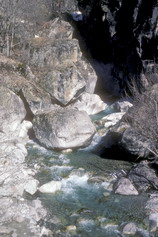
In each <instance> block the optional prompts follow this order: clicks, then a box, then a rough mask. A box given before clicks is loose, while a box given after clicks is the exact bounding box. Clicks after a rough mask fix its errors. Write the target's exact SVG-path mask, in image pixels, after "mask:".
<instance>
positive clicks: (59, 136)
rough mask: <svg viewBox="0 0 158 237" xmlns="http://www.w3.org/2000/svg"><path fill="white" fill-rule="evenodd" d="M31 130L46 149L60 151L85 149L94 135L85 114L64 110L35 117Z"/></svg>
mask: <svg viewBox="0 0 158 237" xmlns="http://www.w3.org/2000/svg"><path fill="white" fill-rule="evenodd" d="M33 129H34V132H35V135H36V137H37V139H38V140H39V141H40V142H41V143H42V144H44V145H45V146H46V147H47V148H49V149H60V150H61V149H68V148H78V147H85V146H87V145H89V144H90V142H91V140H92V137H93V135H94V134H95V127H94V125H93V124H92V122H91V120H90V118H89V116H88V115H87V113H86V112H84V111H78V110H75V109H64V108H63V109H57V110H53V111H50V112H48V113H43V114H39V115H36V116H35V118H34V121H33Z"/></svg>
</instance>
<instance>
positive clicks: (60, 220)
mask: <svg viewBox="0 0 158 237" xmlns="http://www.w3.org/2000/svg"><path fill="white" fill-rule="evenodd" d="M27 148H28V153H29V154H28V157H27V162H28V165H29V166H30V167H35V168H36V169H37V170H38V173H37V177H36V178H37V179H38V180H39V181H40V185H42V184H45V183H47V182H49V181H52V180H54V181H60V182H61V189H60V190H59V191H57V192H55V193H53V194H43V193H40V192H39V193H38V194H37V195H38V197H39V198H40V199H41V200H42V203H43V205H44V206H45V207H46V209H47V211H48V218H47V222H46V223H45V225H46V226H48V227H49V228H50V229H52V231H53V237H59V236H61V237H67V236H68V237H73V236H76V237H88V236H90V237H118V236H122V235H121V234H120V225H121V224H123V223H126V222H134V223H136V225H137V226H138V227H140V228H144V226H145V222H144V219H145V212H144V204H145V202H146V200H147V195H145V194H141V195H138V196H122V195H117V194H114V192H113V189H112V186H113V184H114V182H115V181H116V178H117V177H118V176H122V175H125V173H126V172H128V170H129V169H130V168H131V166H132V164H131V163H129V162H127V161H121V160H117V159H116V160H110V159H102V158H100V157H99V156H97V155H94V154H92V153H91V152H89V151H87V150H78V151H73V152H69V153H61V152H55V151H50V150H47V149H45V148H42V147H40V146H39V145H37V144H36V143H30V144H28V147H27Z"/></svg>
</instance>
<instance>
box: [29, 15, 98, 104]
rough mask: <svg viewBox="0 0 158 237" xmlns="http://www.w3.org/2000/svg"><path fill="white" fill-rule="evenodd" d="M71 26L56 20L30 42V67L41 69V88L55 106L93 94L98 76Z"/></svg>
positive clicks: (38, 70) (38, 73)
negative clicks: (83, 53) (86, 93)
mask: <svg viewBox="0 0 158 237" xmlns="http://www.w3.org/2000/svg"><path fill="white" fill-rule="evenodd" d="M73 33H74V29H73V27H72V26H71V24H70V23H68V22H66V21H64V20H61V19H59V18H55V19H54V20H53V21H50V22H48V24H46V25H44V26H43V28H42V29H41V31H40V32H39V34H38V35H36V37H35V38H33V39H32V40H30V42H29V45H30V58H29V60H30V65H32V66H34V67H36V68H37V70H36V72H37V76H38V78H39V79H40V81H39V83H40V85H41V87H42V88H43V89H44V90H45V91H47V92H48V93H49V94H50V95H51V97H52V99H53V100H54V103H56V102H57V103H58V104H60V105H62V106H66V105H67V104H69V103H70V102H72V101H74V100H75V99H76V98H78V97H79V96H80V95H81V94H82V93H83V92H85V91H86V92H88V93H93V92H94V89H95V85H96V81H97V76H96V73H95V72H94V70H93V68H92V67H91V65H90V63H88V62H87V61H86V60H85V59H83V56H82V53H81V50H80V47H79V42H78V40H77V39H75V38H73Z"/></svg>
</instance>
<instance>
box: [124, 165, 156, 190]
mask: <svg viewBox="0 0 158 237" xmlns="http://www.w3.org/2000/svg"><path fill="white" fill-rule="evenodd" d="M128 177H129V179H130V180H131V181H132V182H133V183H134V184H135V186H136V187H137V189H138V190H139V191H146V190H148V189H158V177H157V175H156V171H155V170H154V169H153V168H152V167H150V165H148V164H143V163H141V164H138V165H136V166H135V167H133V168H132V169H131V170H130V172H129V174H128Z"/></svg>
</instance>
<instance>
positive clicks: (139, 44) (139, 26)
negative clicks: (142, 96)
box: [78, 0, 158, 89]
mask: <svg viewBox="0 0 158 237" xmlns="http://www.w3.org/2000/svg"><path fill="white" fill-rule="evenodd" d="M78 4H79V8H80V10H81V12H83V15H84V18H83V19H84V20H83V21H82V22H79V24H78V28H79V30H80V32H81V35H82V37H83V39H84V40H85V42H86V46H87V49H88V50H89V51H90V53H91V55H92V57H93V58H95V59H97V60H98V61H101V62H103V63H104V64H109V63H110V64H112V66H111V70H110V73H111V74H112V76H113V77H114V78H115V79H116V80H117V81H118V83H119V87H120V88H121V89H125V88H126V87H127V85H128V82H130V81H131V80H134V79H136V81H137V83H138V82H140V79H141V80H142V82H143V83H144V76H143V75H142V73H144V72H145V73H153V72H155V73H156V69H155V68H154V66H155V64H156V63H157V62H158V50H157V40H158V39H157V38H158V6H157V1H156V0H151V1H147V0H134V1H127V0H113V1H110V0H99V1H96V0H93V1H92V0H87V1H83V0H78ZM154 70H155V71H154Z"/></svg>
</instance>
